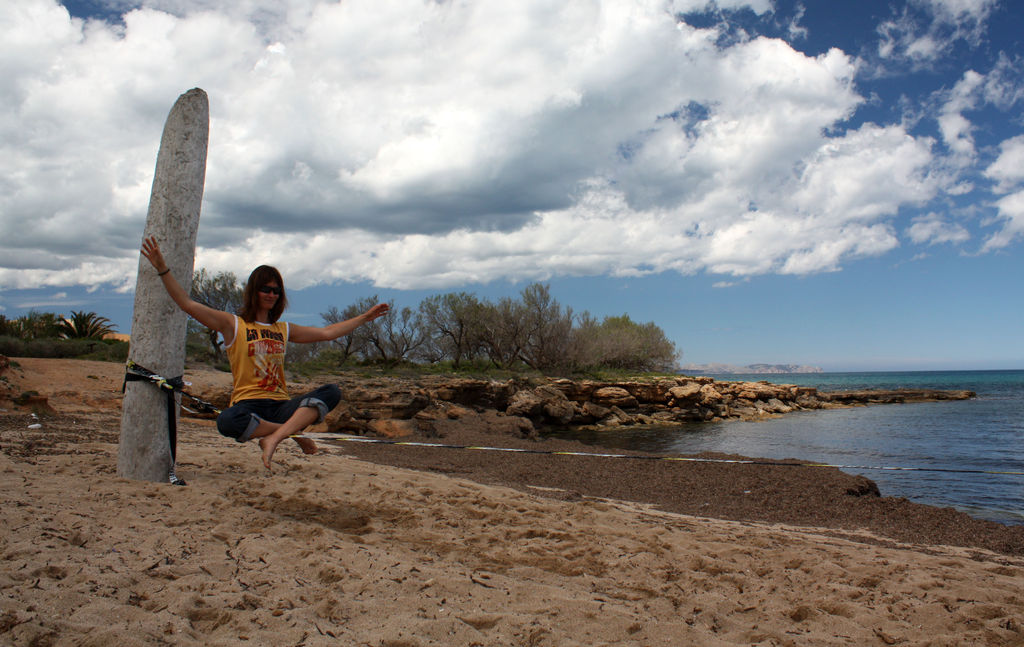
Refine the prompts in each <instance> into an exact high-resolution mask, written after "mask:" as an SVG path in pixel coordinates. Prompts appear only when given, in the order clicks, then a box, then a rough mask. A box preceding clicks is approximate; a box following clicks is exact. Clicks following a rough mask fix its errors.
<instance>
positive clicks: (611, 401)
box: [591, 386, 639, 409]
mask: <svg viewBox="0 0 1024 647" xmlns="http://www.w3.org/2000/svg"><path fill="white" fill-rule="evenodd" d="M591 397H592V398H593V400H594V401H595V402H597V403H598V404H601V405H604V406H606V407H619V408H625V409H634V408H636V407H637V406H638V405H639V402H638V401H637V399H636V398H635V397H634V396H633V395H632V394H631V393H630V392H629V391H627V390H626V389H623V388H621V387H617V386H606V387H603V388H600V389H597V390H595V391H594V393H593V395H592V396H591Z"/></svg>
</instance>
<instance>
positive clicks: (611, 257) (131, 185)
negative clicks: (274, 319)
mask: <svg viewBox="0 0 1024 647" xmlns="http://www.w3.org/2000/svg"><path fill="white" fill-rule="evenodd" d="M0 5H2V6H0V31H2V32H3V33H4V34H5V38H4V39H2V40H0V132H2V136H0V186H2V191H0V314H2V315H4V316H6V317H8V318H16V317H18V316H22V315H24V314H26V313H27V312H29V311H31V310H36V311H40V312H57V313H65V314H66V313H70V312H71V311H72V310H79V311H92V312H96V313H98V314H100V315H102V316H106V317H108V318H109V319H110V320H111V321H112V322H114V324H115V325H116V326H117V328H118V329H119V330H120V331H121V332H129V331H130V327H131V311H132V303H133V299H134V295H133V292H134V288H135V282H136V275H137V271H138V267H139V253H138V249H139V245H140V242H141V236H142V231H143V228H144V226H145V220H146V213H147V208H148V203H149V194H150V190H151V186H152V181H153V169H154V165H155V161H156V154H157V150H158V147H159V140H160V134H161V131H162V128H163V124H164V121H165V119H166V117H167V113H168V111H169V110H170V108H171V106H172V105H173V104H174V101H175V100H176V99H177V97H178V96H179V95H181V94H182V93H184V92H186V91H187V90H189V89H190V88H193V87H200V88H202V89H204V90H205V91H206V93H207V94H208V96H209V99H210V112H211V122H210V147H209V153H208V160H207V172H206V185H205V193H204V200H203V207H202V215H201V218H200V224H199V233H198V242H197V250H196V268H197V269H198V268H200V267H203V268H206V269H208V270H209V271H211V272H220V271H230V272H234V273H235V274H236V275H238V276H239V277H245V276H248V273H249V271H250V270H251V269H252V268H253V267H255V266H256V265H258V264H261V263H268V264H271V265H275V266H277V267H279V268H280V269H281V271H282V273H283V274H284V277H285V280H286V283H287V286H288V288H289V298H290V301H291V303H292V307H291V309H290V310H289V312H288V313H287V314H286V318H287V319H289V320H291V321H294V322H296V323H302V324H306V325H317V324H319V323H321V319H320V314H319V313H321V312H324V311H326V310H328V309H329V308H331V307H332V306H333V307H338V308H339V309H342V308H344V307H345V306H347V305H349V304H350V303H353V302H355V301H356V300H357V299H360V298H362V297H367V296H371V295H376V296H378V297H379V298H380V299H384V300H388V301H390V302H392V303H393V304H395V305H396V306H399V307H403V306H413V307H415V306H416V305H417V304H418V303H419V302H420V301H421V300H422V299H423V298H424V297H425V296H428V295H431V294H437V293H442V292H455V291H465V292H471V293H474V294H476V295H477V296H478V297H481V298H488V299H498V298H500V297H502V296H515V295H517V294H518V293H519V292H520V291H521V290H522V289H523V287H525V286H526V285H528V284H530V283H533V282H541V283H545V284H547V285H549V286H550V288H551V292H552V295H553V296H554V297H555V298H556V299H557V300H558V301H559V302H560V303H561V304H562V305H564V306H567V307H570V308H572V309H573V311H574V312H577V313H581V312H584V311H586V312H589V313H591V314H592V315H594V316H596V317H598V318H602V317H604V316H609V315H621V314H623V313H627V314H629V315H630V317H631V318H633V319H634V320H635V321H640V322H647V321H653V322H654V323H656V324H658V325H659V326H660V327H661V328H662V329H663V330H664V331H665V332H666V334H667V335H668V337H669V338H670V339H672V340H673V341H674V342H675V344H676V346H677V348H678V350H679V351H680V352H681V360H680V361H681V363H682V364H704V363H712V362H714V363H728V364H735V365H747V364H752V363H791V364H804V365H813V366H819V367H821V368H823V369H825V370H830V371H846V370H952V369H1024V334H1022V333H1024V326H1022V321H1024V298H1022V297H1024V290H1022V288H1021V279H1020V277H1021V276H1024V254H1022V252H1024V111H1022V108H1024V65H1022V60H1021V59H1022V57H1024V43H1022V41H1021V39H1022V34H1024V12H1022V11H1020V6H1019V4H1016V0H1013V1H1010V0H905V1H903V2H897V1H892V0H883V1H874V0H857V1H856V2H854V1H845V0H843V1H840V0H835V1H831V0H830V1H827V2H826V1H823V0H805V1H804V2H798V1H794V0H719V1H717V2H715V1H711V2H708V1H706V0H631V1H626V0H614V1H613V0H606V1H603V2H602V1H599V0H544V1H541V0H517V2H511V3H510V2H497V1H493V0H479V1H476V2H473V1H468V0H462V1H458V0H342V1H341V2H324V1H319V0H236V1H233V2H217V1H215V0H143V1H141V2H139V1H132V0H76V1H71V0H67V1H65V2H63V3H60V2H57V1H56V0H16V1H14V2H5V3H0Z"/></svg>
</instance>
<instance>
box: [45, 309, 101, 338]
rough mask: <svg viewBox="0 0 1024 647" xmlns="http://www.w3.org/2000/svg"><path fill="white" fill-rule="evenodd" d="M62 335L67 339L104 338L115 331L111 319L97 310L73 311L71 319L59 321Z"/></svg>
mask: <svg viewBox="0 0 1024 647" xmlns="http://www.w3.org/2000/svg"><path fill="white" fill-rule="evenodd" d="M57 327H58V329H59V330H60V336H61V337H63V338H65V339H103V338H104V337H105V336H107V335H108V334H110V333H112V332H114V327H113V325H111V323H110V320H109V319H107V318H106V317H101V316H99V315H98V314H96V313H95V312H76V311H74V310H72V311H71V318H70V319H61V320H60V321H58V322H57Z"/></svg>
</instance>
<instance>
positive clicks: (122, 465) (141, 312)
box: [117, 88, 210, 483]
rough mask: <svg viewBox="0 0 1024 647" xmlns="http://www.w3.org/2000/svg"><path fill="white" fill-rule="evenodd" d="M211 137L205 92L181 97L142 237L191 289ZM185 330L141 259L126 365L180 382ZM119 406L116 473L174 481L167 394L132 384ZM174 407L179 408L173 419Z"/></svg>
mask: <svg viewBox="0 0 1024 647" xmlns="http://www.w3.org/2000/svg"><path fill="white" fill-rule="evenodd" d="M209 133H210V104H209V101H208V99H207V97H206V93H205V92H203V91H202V90H200V89H199V88H194V89H192V90H189V91H188V92H186V93H185V94H183V95H181V96H180V97H178V100H177V101H176V102H175V104H174V107H172V108H171V112H170V114H169V115H168V116H167V122H166V124H164V132H163V137H162V138H161V139H160V152H159V153H158V154H157V158H156V171H155V173H154V175H153V190H152V193H151V194H150V198H149V214H148V216H147V217H146V228H145V232H144V233H143V238H145V237H148V236H153V237H155V238H156V240H157V242H158V243H159V244H160V249H161V251H162V252H163V255H164V259H165V260H166V261H167V267H168V268H170V270H171V272H172V273H173V275H174V278H175V279H177V280H178V282H179V283H180V284H181V285H182V286H183V287H184V288H185V289H186V290H188V289H189V286H190V285H191V283H192V270H193V263H194V261H195V251H196V231H197V230H198V228H199V210H200V206H201V203H202V200H203V185H204V183H205V180H206V150H207V144H208V142H209ZM139 246H140V247H141V240H140V241H139ZM185 325H186V315H185V313H184V312H182V311H181V310H180V309H179V308H178V307H177V306H176V305H175V304H174V302H173V301H172V300H171V298H170V297H169V296H168V295H167V291H166V290H165V289H164V287H163V283H162V281H161V279H160V278H159V277H158V276H157V275H156V270H154V269H153V267H152V265H150V263H149V261H147V260H146V259H145V258H144V257H143V256H142V255H141V254H140V255H139V270H138V279H137V280H136V283H135V311H134V313H133V315H132V331H131V348H130V350H129V353H128V359H129V360H132V361H134V362H136V363H137V364H139V365H140V366H143V367H145V368H147V369H149V370H151V371H153V372H154V373H157V374H159V375H162V376H163V377H167V378H173V377H178V376H181V375H182V373H183V372H184V370H185ZM122 407H123V408H122V412H121V441H120V446H119V449H118V456H117V472H118V474H119V475H121V476H123V477H127V478H130V479H136V480H142V481H162V482H168V481H170V482H172V483H173V482H176V481H177V477H176V476H175V473H174V459H173V456H174V450H175V448H174V447H173V439H172V438H171V437H170V435H169V428H168V415H167V396H166V392H165V391H162V390H161V389H159V388H157V387H156V386H154V385H153V384H152V383H149V382H128V383H127V385H126V389H125V394H124V403H123V405H122ZM177 409H178V408H177V407H176V406H175V407H174V412H175V416H177Z"/></svg>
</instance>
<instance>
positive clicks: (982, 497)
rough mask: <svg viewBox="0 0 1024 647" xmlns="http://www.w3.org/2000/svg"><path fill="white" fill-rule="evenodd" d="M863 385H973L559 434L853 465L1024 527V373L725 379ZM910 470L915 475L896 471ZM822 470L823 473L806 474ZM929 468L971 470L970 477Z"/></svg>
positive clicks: (925, 499) (916, 493) (911, 493)
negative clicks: (882, 399)
mask: <svg viewBox="0 0 1024 647" xmlns="http://www.w3.org/2000/svg"><path fill="white" fill-rule="evenodd" d="M712 377H714V378H715V379H716V380H721V381H758V380H766V381H768V382H771V383H773V384H797V385H802V386H814V387H817V388H818V389H819V390H820V391H837V390H858V389H869V388H875V389H900V388H928V389H966V390H970V391H974V392H976V393H977V397H976V398H973V399H971V400H958V401H952V402H948V401H946V402H922V403H907V404H878V405H869V406H863V407H853V408H848V409H826V410H815V411H800V412H795V413H789V414H785V415H783V416H780V417H777V418H771V419H768V420H763V421H758V422H742V421H725V422H714V423H697V424H690V425H685V426H682V427H680V426H672V427H654V426H635V427H622V428H618V429H615V430H603V431H567V432H560V433H558V434H557V435H558V436H559V437H563V438H572V439H574V440H580V441H583V442H586V443H590V444H595V445H600V446H603V447H608V448H616V449H632V450H639V451H649V452H659V453H681V454H695V453H699V452H705V451H709V452H722V453H729V454H741V455H744V456H749V457H756V458H770V459H783V458H795V459H798V460H800V461H805V462H815V463H828V464H833V465H844V466H848V467H844V468H842V469H843V471H844V472H847V473H851V474H862V475H864V476H866V477H868V478H870V479H871V480H873V481H874V482H875V483H877V484H878V487H879V490H881V492H882V495H883V496H893V497H905V498H907V499H910V500H912V501H916V502H918V503H924V504H928V505H934V506H940V507H947V506H948V507H953V508H956V509H958V510H962V511H964V512H966V513H968V514H970V515H971V516H974V517H977V518H981V519H989V520H993V521H998V522H1001V523H1005V524H1024V475H1020V474H999V473H997V472H1024V371H948V372H945V371H943V372H939V371H915V372H906V373H896V372H885V373H804V374H797V373H793V374H781V375H716V376H712ZM882 467H910V468H916V469H915V470H907V471H903V470H899V471H897V470H886V469H877V468H882ZM801 469H817V468H812V467H808V468H801ZM929 470H969V471H970V472H968V473H961V472H943V471H929Z"/></svg>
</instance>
